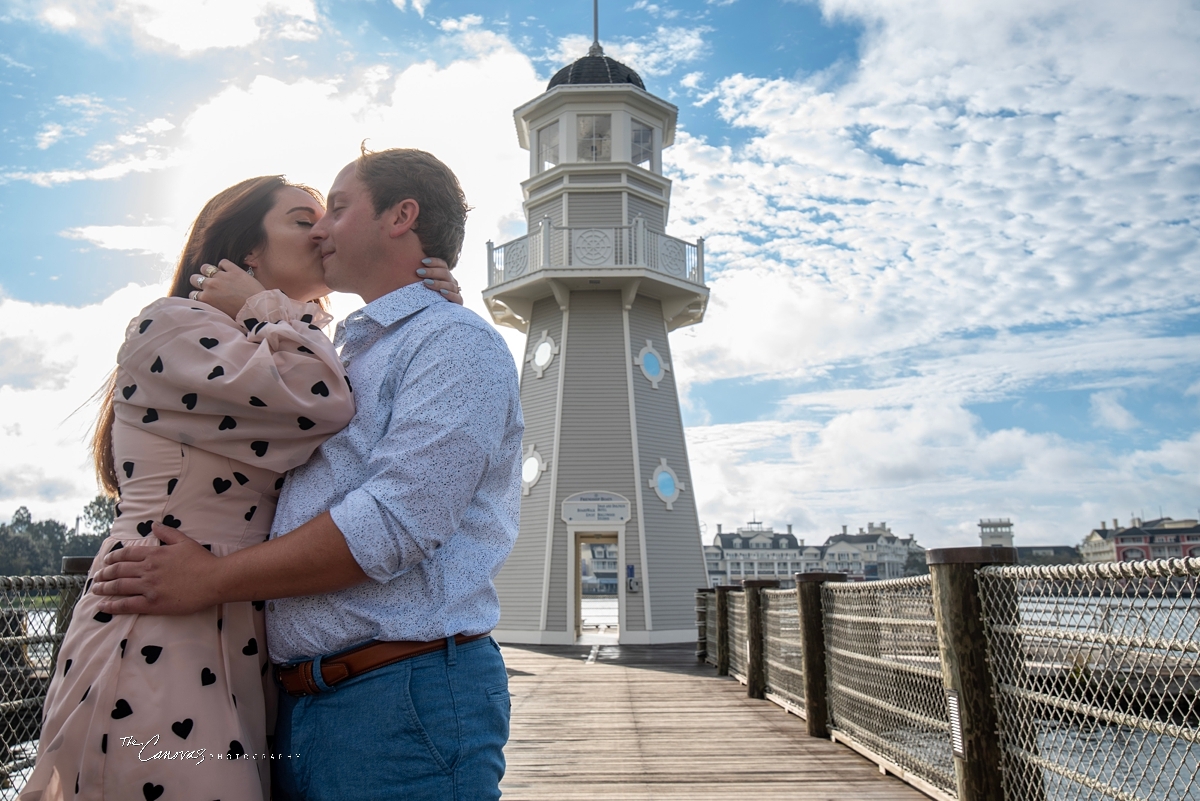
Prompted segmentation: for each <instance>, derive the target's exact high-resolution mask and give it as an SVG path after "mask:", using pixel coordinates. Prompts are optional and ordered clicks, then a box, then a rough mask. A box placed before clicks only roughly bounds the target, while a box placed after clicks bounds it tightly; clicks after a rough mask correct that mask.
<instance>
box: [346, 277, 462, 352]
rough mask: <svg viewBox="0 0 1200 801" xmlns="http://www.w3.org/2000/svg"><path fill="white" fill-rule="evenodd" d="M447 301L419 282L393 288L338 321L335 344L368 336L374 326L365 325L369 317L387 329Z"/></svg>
mask: <svg viewBox="0 0 1200 801" xmlns="http://www.w3.org/2000/svg"><path fill="white" fill-rule="evenodd" d="M447 302H449V301H447V300H446V299H445V298H444V297H442V296H441V295H440V294H438V293H436V292H431V291H429V290H428V289H426V288H425V285H424V284H423V283H422V282H420V281H417V282H416V283H414V284H408V285H407V286H402V287H400V288H399V289H394V290H392V291H391V292H389V293H387V294H386V295H384V296H383V297H381V298H376V299H375V300H373V301H371V302H370V303H368V304H367V305H366V306H363V307H362V308H361V309H359V310H357V311H354V312H351V313H350V314H348V315H347V316H346V319H345V320H343V321H341V322H340V323H338V324H337V329H336V332H335V335H334V338H333V344H334V347H338V348H340V347H342V346H343V345H345V344H347V343H348V342H350V341H360V340H362V338H363V337H364V336H368V331H369V330H370V329H371V326H367V327H366V328H364V327H363V323H364V322H366V321H367V320H370V321H373V322H375V323H376V324H378V325H379V326H381V327H382V328H388V327H389V326H391V325H393V324H394V323H396V322H399V321H400V320H403V319H404V318H406V317H411V316H412V315H414V314H416V313H417V312H419V311H421V310H422V309H424V308H426V307H428V306H430V305H432V304H434V303H447Z"/></svg>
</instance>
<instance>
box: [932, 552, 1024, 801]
mask: <svg viewBox="0 0 1200 801" xmlns="http://www.w3.org/2000/svg"><path fill="white" fill-rule="evenodd" d="M925 561H926V562H927V563H928V565H929V574H930V577H931V581H932V584H933V612H934V617H936V618H937V633H938V649H939V651H940V652H941V657H942V659H941V661H942V682H943V684H944V685H945V688H946V703H947V709H948V711H949V716H950V741H951V745H952V747H953V749H954V775H955V779H956V780H957V783H958V801H1004V798H1005V795H1004V782H1003V779H1002V775H1001V766H1002V756H1003V752H1002V750H1001V747H1000V737H999V721H998V719H997V717H996V706H995V702H994V699H993V697H992V690H993V686H992V675H991V671H990V670H989V668H988V661H987V639H986V636H985V631H984V623H983V607H982V605H981V603H980V599H979V583H978V579H977V577H976V574H975V573H976V571H977V570H978V569H979V568H981V567H983V566H984V565H994V564H1016V561H1017V552H1016V549H1015V548H983V547H976V548H935V549H933V550H930V551H927V552H926V554H925Z"/></svg>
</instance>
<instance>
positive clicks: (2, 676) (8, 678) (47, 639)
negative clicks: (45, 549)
mask: <svg viewBox="0 0 1200 801" xmlns="http://www.w3.org/2000/svg"><path fill="white" fill-rule="evenodd" d="M88 561H90V560H88ZM85 580H86V577H85V576H82V575H71V576H12V577H0V663H2V667H0V671H2V672H0V733H2V737H3V739H2V740H0V798H4V799H8V798H15V797H16V793H17V791H18V790H19V789H20V787H21V786H22V785H23V784H24V780H23V779H21V778H20V774H21V773H22V771H25V770H27V769H29V768H30V767H32V766H33V759H34V757H35V756H36V755H37V745H38V735H39V734H40V733H41V729H42V706H43V704H44V703H45V701H46V690H47V688H48V687H49V686H50V677H51V676H53V675H54V669H55V665H56V663H57V659H58V648H59V646H60V645H61V644H62V639H63V634H64V633H66V630H67V625H68V623H69V622H70V619H71V610H72V608H73V607H74V606H75V601H76V600H77V599H78V598H79V594H80V592H82V590H83V585H84V581H85Z"/></svg>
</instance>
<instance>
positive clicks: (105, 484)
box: [92, 175, 325, 497]
mask: <svg viewBox="0 0 1200 801" xmlns="http://www.w3.org/2000/svg"><path fill="white" fill-rule="evenodd" d="M284 187H294V188H296V189H301V190H303V191H305V192H308V193H309V194H310V195H312V196H313V198H314V199H315V200H316V201H317V202H318V203H321V204H322V205H324V200H323V199H322V197H321V193H320V192H318V191H317V190H315V189H313V188H312V187H308V186H305V185H303V184H293V183H289V182H288V181H287V180H285V179H284V177H283V176H282V175H263V176H260V177H258V178H249V179H247V180H245V181H242V182H241V183H239V184H234V185H233V186H231V187H229V188H228V189H226V190H224V191H222V192H219V193H217V195H216V196H214V197H213V198H212V200H210V201H208V202H207V203H205V204H204V208H203V209H201V210H200V214H199V216H197V217H196V219H195V221H194V222H193V223H192V227H191V230H190V231H189V232H188V238H187V244H186V245H184V247H183V253H182V254H180V256H179V263H178V264H177V265H176V266H175V274H174V275H173V276H172V277H171V292H170V294H169V295H168V297H174V298H186V297H187V296H188V293H189V292H191V291H192V284H191V278H192V276H193V275H196V274H197V273H199V272H200V268H201V267H202V266H204V265H205V264H216V263H217V262H219V261H220V260H221V259H229V260H230V261H233V262H235V263H237V264H238V265H239V266H241V267H242V269H245V263H244V262H245V259H246V257H247V256H249V255H250V253H251V252H252V251H253V250H254V249H255V248H257V247H259V246H260V245H262V244H263V243H264V242H266V240H267V231H266V228H265V227H263V218H264V217H266V216H267V212H269V211H270V210H271V209H272V208H273V207H274V205H275V195H276V193H277V192H278V191H279V190H280V189H283V188H284ZM316 300H318V302H320V303H321V305H322V306H324V305H325V303H324V300H325V299H324V298H318V299H316ZM116 386H117V371H116V370H113V372H112V374H111V375H110V376H109V377H108V382H107V383H106V385H105V386H104V387H102V388H101V390H100V395H101V397H102V399H103V400H102V402H101V407H100V415H99V417H98V418H97V419H96V430H95V433H93V434H92V461H93V463H94V464H95V467H96V477H97V478H98V479H99V480H100V485H101V487H102V488H103V489H104V491H105V492H106V493H107V494H108V495H110V496H112V497H116V495H117V492H118V489H119V484H118V481H117V466H116V463H115V462H114V461H113V448H112V428H113V420H114V419H116V413H115V411H114V409H113V392H114V391H115V390H116Z"/></svg>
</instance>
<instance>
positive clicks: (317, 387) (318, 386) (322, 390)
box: [312, 381, 329, 398]
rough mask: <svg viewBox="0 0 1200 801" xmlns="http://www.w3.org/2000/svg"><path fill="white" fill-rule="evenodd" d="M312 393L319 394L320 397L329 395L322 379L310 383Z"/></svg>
mask: <svg viewBox="0 0 1200 801" xmlns="http://www.w3.org/2000/svg"><path fill="white" fill-rule="evenodd" d="M312 394H314V395H320V396H321V397H324V398H328V397H329V387H327V386H325V382H324V381H318V382H317V383H315V384H313V385H312Z"/></svg>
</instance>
